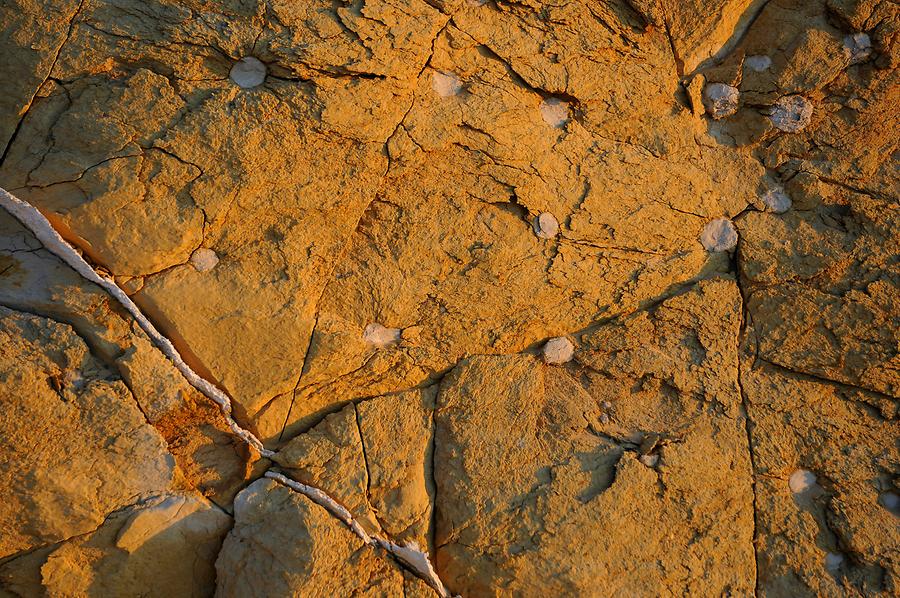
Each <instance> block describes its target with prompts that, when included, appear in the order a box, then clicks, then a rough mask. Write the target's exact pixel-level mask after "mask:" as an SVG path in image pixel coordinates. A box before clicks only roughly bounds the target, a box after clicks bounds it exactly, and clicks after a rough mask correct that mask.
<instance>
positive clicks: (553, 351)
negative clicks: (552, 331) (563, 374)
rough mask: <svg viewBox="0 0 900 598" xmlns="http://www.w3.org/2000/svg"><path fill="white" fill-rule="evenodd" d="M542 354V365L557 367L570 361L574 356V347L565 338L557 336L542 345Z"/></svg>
mask: <svg viewBox="0 0 900 598" xmlns="http://www.w3.org/2000/svg"><path fill="white" fill-rule="evenodd" d="M542 352H543V354H544V363H547V364H550V365H559V364H563V363H568V362H569V361H572V357H574V356H575V345H573V344H572V341H570V340H569V339H567V338H566V337H564V336H557V337H555V338H551V339H550V340H549V341H547V342H546V343H544V348H543V350H542Z"/></svg>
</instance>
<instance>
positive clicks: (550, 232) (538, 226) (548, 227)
mask: <svg viewBox="0 0 900 598" xmlns="http://www.w3.org/2000/svg"><path fill="white" fill-rule="evenodd" d="M531 226H532V228H533V229H534V234H535V235H537V236H538V237H540V238H541V239H552V238H553V237H555V236H556V235H558V234H559V222H558V221H557V220H556V216H554V215H553V214H551V213H550V212H543V213H541V214H539V215H538V216H537V217H536V218H535V219H534V222H532V224H531Z"/></svg>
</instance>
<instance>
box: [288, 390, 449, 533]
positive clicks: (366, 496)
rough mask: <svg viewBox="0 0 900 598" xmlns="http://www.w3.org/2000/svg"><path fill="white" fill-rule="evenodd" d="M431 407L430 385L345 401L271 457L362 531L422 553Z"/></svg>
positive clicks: (429, 488) (428, 502)
mask: <svg viewBox="0 0 900 598" xmlns="http://www.w3.org/2000/svg"><path fill="white" fill-rule="evenodd" d="M433 408H434V389H433V388H432V389H425V390H415V391H408V392H403V393H399V394H395V395H390V396H384V397H376V398H373V399H368V400H365V401H362V402H360V403H359V404H357V405H352V404H351V405H347V406H346V407H344V409H342V410H341V411H339V412H338V413H334V414H331V415H328V416H327V417H326V418H325V419H324V421H322V422H321V423H320V424H318V425H317V426H316V427H314V428H313V429H312V430H310V431H309V432H306V433H304V434H300V435H298V436H297V437H296V438H294V439H292V440H291V441H290V442H288V443H286V444H285V445H284V447H282V449H281V450H280V451H279V452H278V454H277V455H276V456H275V457H274V460H275V462H276V463H278V465H280V466H281V467H282V468H283V471H284V473H285V474H287V475H288V476H289V477H291V478H293V479H294V480H296V481H298V482H301V483H304V484H307V485H310V486H313V487H315V488H319V489H321V490H323V491H324V492H325V493H326V494H328V495H329V496H331V497H332V498H333V499H334V500H336V501H337V502H338V503H340V504H341V505H342V506H343V507H344V508H346V509H347V510H348V511H350V513H351V514H352V515H353V517H354V518H355V519H356V520H357V521H358V522H359V523H360V524H361V525H362V527H363V528H364V529H365V531H366V532H367V533H368V534H370V535H371V534H379V535H381V536H383V537H385V538H387V539H389V540H391V541H393V542H395V543H397V544H400V545H403V544H406V543H409V542H414V543H417V544H418V545H420V546H422V547H423V548H424V549H425V550H426V551H427V550H428V547H429V545H430V543H431V541H430V537H431V525H430V521H431V516H430V514H431V509H432V499H433V495H434V488H433V484H432V482H431V478H432V476H431V451H432V447H431V442H432V429H431V428H432V426H431V418H432V410H433Z"/></svg>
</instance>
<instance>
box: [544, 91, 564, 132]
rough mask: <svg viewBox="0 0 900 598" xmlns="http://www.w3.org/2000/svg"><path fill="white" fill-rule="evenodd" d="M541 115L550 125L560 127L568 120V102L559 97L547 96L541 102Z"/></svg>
mask: <svg viewBox="0 0 900 598" xmlns="http://www.w3.org/2000/svg"><path fill="white" fill-rule="evenodd" d="M541 117H542V118H543V119H544V122H545V123H547V124H548V125H550V126H551V127H555V128H561V127H563V126H565V124H566V123H567V122H569V103H568V102H565V101H563V100H560V99H559V98H547V99H546V100H544V101H543V102H541Z"/></svg>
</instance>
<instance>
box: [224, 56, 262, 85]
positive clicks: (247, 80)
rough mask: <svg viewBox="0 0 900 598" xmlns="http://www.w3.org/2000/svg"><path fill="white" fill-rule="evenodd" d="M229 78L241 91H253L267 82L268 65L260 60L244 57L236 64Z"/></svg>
mask: <svg viewBox="0 0 900 598" xmlns="http://www.w3.org/2000/svg"><path fill="white" fill-rule="evenodd" d="M229 76H230V77H231V80H232V81H234V83H235V84H236V85H237V86H238V87H240V88H241V89H252V88H254V87H258V86H260V85H262V84H263V81H265V80H266V65H264V64H263V63H262V61H260V60H259V58H254V57H253V56H244V57H243V58H241V59H240V60H238V61H237V62H235V63H234V66H232V67H231V73H229Z"/></svg>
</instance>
